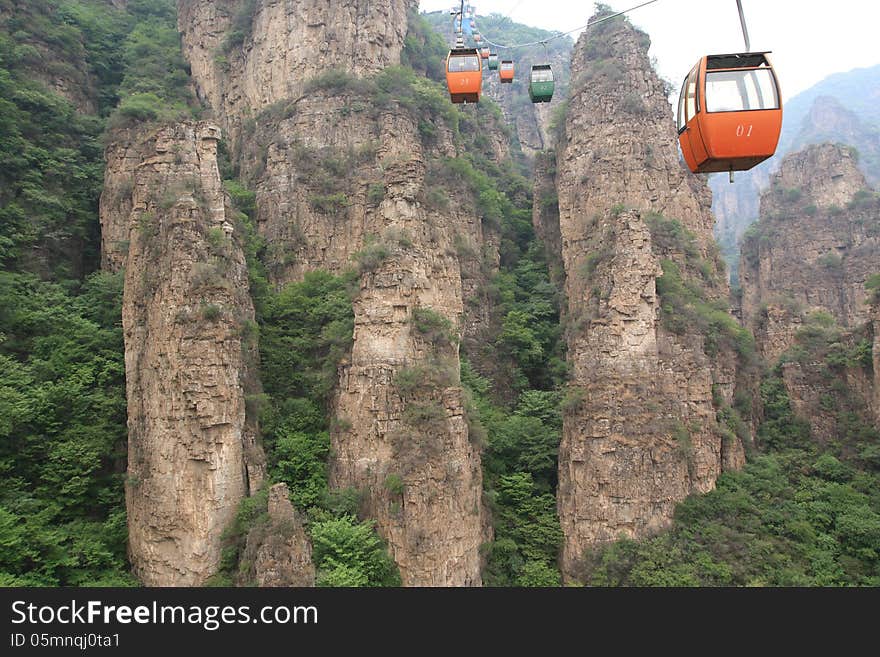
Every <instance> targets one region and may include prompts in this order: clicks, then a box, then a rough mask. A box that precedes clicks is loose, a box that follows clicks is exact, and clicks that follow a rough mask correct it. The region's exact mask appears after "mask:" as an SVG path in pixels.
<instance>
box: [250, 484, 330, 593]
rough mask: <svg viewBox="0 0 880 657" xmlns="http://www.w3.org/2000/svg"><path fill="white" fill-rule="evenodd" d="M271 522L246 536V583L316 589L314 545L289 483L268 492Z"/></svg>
mask: <svg viewBox="0 0 880 657" xmlns="http://www.w3.org/2000/svg"><path fill="white" fill-rule="evenodd" d="M267 507H268V508H267V512H268V520H267V521H266V522H265V523H263V524H259V525H257V526H256V527H254V528H253V529H251V531H250V533H249V534H248V537H247V543H246V545H245V550H244V556H243V558H242V561H243V562H244V563H247V564H250V567H249V569H248V572H247V573H246V576H245V577H244V580H245V581H243V582H242V583H243V584H256V585H257V586H314V585H315V566H314V564H313V563H312V545H311V543H310V542H309V539H308V536H306V532H305V529H303V525H302V521H301V520H300V519H299V516H298V515H297V513H296V509H294V508H293V504H291V503H290V491H289V490H288V488H287V484H275V485H274V486H272V487H271V488H270V489H269V499H268V505H267Z"/></svg>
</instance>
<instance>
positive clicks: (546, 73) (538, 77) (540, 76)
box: [532, 69, 553, 82]
mask: <svg viewBox="0 0 880 657" xmlns="http://www.w3.org/2000/svg"><path fill="white" fill-rule="evenodd" d="M532 82H553V72H552V71H550V70H548V69H538V70H536V71H532Z"/></svg>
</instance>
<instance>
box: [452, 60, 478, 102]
mask: <svg viewBox="0 0 880 657" xmlns="http://www.w3.org/2000/svg"><path fill="white" fill-rule="evenodd" d="M446 86H447V87H448V88H449V96H450V98H451V99H452V102H453V103H477V102H479V100H480V90H481V89H482V86H483V60H482V59H480V54H479V53H478V52H477V50H476V49H475V48H455V49H454V50H450V51H449V55H448V56H447V57H446Z"/></svg>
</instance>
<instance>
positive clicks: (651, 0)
mask: <svg viewBox="0 0 880 657" xmlns="http://www.w3.org/2000/svg"><path fill="white" fill-rule="evenodd" d="M655 2H657V0H648V2H643V3H642V4H640V5H636V6H635V7H630V8H629V9H624V10H623V11H619V12H617V13H616V14H611V15H610V16H603V17H602V18H597V19H596V20H594V21H590V22H589V23H587V24H586V25H581V26H580V27H576V28H574V29H573V30H569V31H568V32H558V33H556V34H554V35H552V36H549V37H547V38H546V39H539V40H538V41H530V42H529V43H517V44H514V45H511V46H505V45H502V44H500V43H495V42H494V41H490V40H489V39H488V37H486V35H485V33H482V34H483V40H484V41H485V42H486V43H488V44H489V45H490V46H495V47H496V48H502V49H504V50H510V49H513V48H525V47H526V46H537V45H540V44H544V45H546V44H547V42H548V41H553V40H554V39H559V38H561V37H564V36H568V35H569V34H574V33H575V32H580V31H581V30H585V29H587V28H588V27H592V26H593V25H597V24H599V23H602V22H604V21H607V20H611V19H612V18H617V17H618V16H622V15H623V14H628V13H629V12H631V11H634V10H636V9H639V8H641V7H644V6H646V5H651V4H654V3H655Z"/></svg>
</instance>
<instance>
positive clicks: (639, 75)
mask: <svg viewBox="0 0 880 657" xmlns="http://www.w3.org/2000/svg"><path fill="white" fill-rule="evenodd" d="M649 43H650V42H649V39H648V37H647V35H646V34H644V33H642V32H640V31H638V30H637V29H635V28H633V27H632V26H631V25H630V24H629V23H628V22H627V21H626V20H624V19H620V18H618V19H612V20H610V21H607V22H604V23H601V24H599V25H598V26H596V27H595V28H592V29H590V30H587V31H585V32H584V33H583V34H582V35H581V37H580V39H579V41H578V43H577V45H576V47H575V52H574V57H573V62H572V90H571V97H570V100H569V105H568V109H567V116H566V120H565V132H564V135H562V136H560V143H559V145H558V152H557V163H556V170H557V173H556V185H557V191H558V198H559V234H560V236H561V256H562V261H563V263H564V266H565V274H566V276H565V281H566V283H565V288H566V295H567V300H568V309H567V310H568V312H567V316H568V320H567V321H568V327H567V336H568V358H569V362H570V364H571V368H572V378H571V383H570V388H569V393H568V396H567V401H566V404H565V409H564V423H563V437H562V444H561V446H560V453H559V492H558V495H557V499H558V508H559V516H560V522H561V525H562V529H563V533H564V535H565V538H564V547H563V559H562V563H563V574H564V576H565V577H566V578H567V579H569V580H572V579H577V577H578V567H579V563H580V561H581V558H582V557H583V554H584V551H585V550H587V549H588V548H589V547H591V546H593V545H596V544H598V543H601V542H604V541H610V540H614V539H616V538H618V537H619V536H621V535H626V536H630V537H639V536H645V535H648V534H650V533H652V532H655V531H658V530H660V529H663V528H664V527H666V526H668V524H669V523H670V521H671V517H672V511H673V509H674V506H675V504H676V503H677V502H679V501H680V500H682V499H683V498H684V497H685V496H687V495H688V494H690V493H692V492H705V491H708V490H710V489H712V488H713V487H714V484H715V480H716V478H717V477H718V475H719V474H720V472H721V471H722V468H724V467H738V466H739V465H740V464H741V463H742V462H743V447H742V444H741V443H740V441H739V439H738V438H736V437H735V436H733V437H731V436H727V437H726V438H725V440H722V435H726V434H725V432H724V431H723V430H722V429H721V428H720V427H719V425H718V422H717V421H716V411H717V410H718V408H717V407H718V406H720V405H722V404H729V403H730V402H731V401H732V398H733V392H734V386H735V362H736V357H735V355H734V353H733V351H732V349H731V348H730V347H729V346H728V345H727V344H724V343H723V342H724V341H723V340H720V341H719V340H718V339H715V338H713V337H711V336H709V335H707V332H708V331H707V327H706V326H701V325H700V324H701V322H700V321H699V320H700V319H701V318H700V317H698V316H696V315H698V314H699V310H698V309H697V308H696V305H695V304H696V303H697V301H699V302H700V303H703V304H714V306H713V307H715V308H716V309H718V308H722V307H724V304H725V302H726V297H727V285H726V280H725V278H724V275H723V272H722V271H720V266H721V265H720V259H719V258H718V255H717V249H715V247H714V243H713V241H712V236H711V230H712V216H711V213H710V204H711V198H710V194H709V191H708V189H707V187H706V184H705V182H704V181H703V180H702V179H700V178H697V177H694V176H692V175H691V174H689V173H688V172H687V171H686V169H685V168H684V167H683V166H682V164H681V163H680V161H679V153H678V145H677V141H676V133H675V127H674V124H673V119H672V113H671V111H670V105H669V101H668V95H669V91H670V90H669V89H668V88H667V85H665V84H664V83H663V81H662V80H660V78H659V77H658V76H657V74H656V72H655V71H654V70H653V69H652V67H651V64H650V62H649V59H648V56H647V50H648V46H649ZM536 216H537V213H536ZM541 228H542V230H543V231H544V232H548V227H547V226H542V227H541ZM549 232H553V231H552V230H549ZM658 279H659V280H658ZM691 297H694V298H691ZM701 307H702V306H701ZM661 308H662V310H661ZM718 312H720V313H722V317H721V318H719V317H714V318H713V319H709V318H703V319H705V320H706V322H707V324H711V322H712V321H715V322H720V323H722V324H725V326H727V327H728V328H730V330H734V328H733V322H734V320H733V319H732V318H730V317H729V316H727V315H726V314H725V313H724V310H718ZM692 315H693V316H692ZM724 317H727V320H724ZM728 321H729V323H730V326H728V324H727V322H728ZM710 355H711V357H710ZM713 393H714V395H713ZM713 397H714V399H713ZM728 433H729V432H728Z"/></svg>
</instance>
